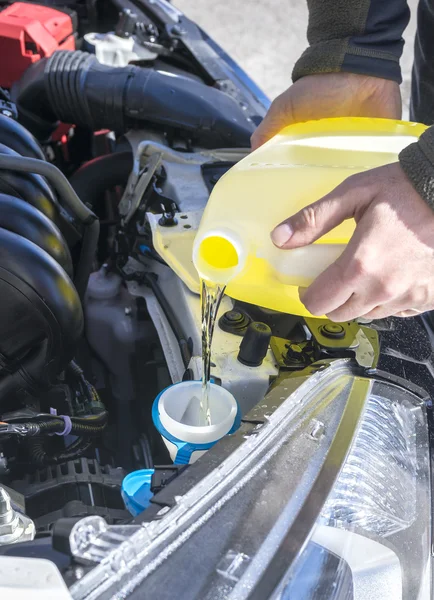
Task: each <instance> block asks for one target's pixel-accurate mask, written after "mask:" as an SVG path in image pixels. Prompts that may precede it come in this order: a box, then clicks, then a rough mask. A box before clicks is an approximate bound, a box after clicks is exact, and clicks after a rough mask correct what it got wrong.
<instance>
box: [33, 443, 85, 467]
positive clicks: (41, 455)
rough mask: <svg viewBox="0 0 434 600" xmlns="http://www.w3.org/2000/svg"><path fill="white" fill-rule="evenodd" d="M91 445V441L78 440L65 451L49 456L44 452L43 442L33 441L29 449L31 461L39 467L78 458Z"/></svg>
mask: <svg viewBox="0 0 434 600" xmlns="http://www.w3.org/2000/svg"><path fill="white" fill-rule="evenodd" d="M92 443H93V442H92V440H90V439H88V438H78V439H77V440H75V442H72V444H71V445H70V446H68V447H67V448H66V449H65V450H62V451H61V452H59V453H57V454H49V453H48V452H47V451H46V450H45V440H44V439H34V440H32V444H31V448H30V457H31V461H32V463H34V464H37V465H38V466H41V467H42V466H45V465H58V464H60V463H63V462H67V461H68V460H74V459H76V458H79V457H80V456H82V455H83V454H84V453H85V452H86V451H87V450H88V449H89V448H90V447H91V446H92Z"/></svg>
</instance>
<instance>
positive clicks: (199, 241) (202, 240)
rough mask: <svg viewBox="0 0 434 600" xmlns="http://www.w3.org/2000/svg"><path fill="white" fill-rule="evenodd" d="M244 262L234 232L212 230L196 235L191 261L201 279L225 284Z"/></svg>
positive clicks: (243, 255)
mask: <svg viewBox="0 0 434 600" xmlns="http://www.w3.org/2000/svg"><path fill="white" fill-rule="evenodd" d="M245 262H246V253H245V250H244V248H243V246H242V244H241V242H240V240H239V238H238V236H237V235H236V234H233V233H232V232H230V231H228V230H223V229H222V230H213V231H208V232H206V233H205V234H202V235H199V236H197V237H196V239H195V242H194V245H193V263H194V265H195V267H196V269H197V271H198V273H199V275H200V277H201V278H202V279H205V280H207V281H210V282H212V283H216V284H220V285H226V284H227V283H229V281H230V280H231V279H232V278H233V277H235V275H237V274H238V273H239V272H240V271H242V269H243V268H244V264H245Z"/></svg>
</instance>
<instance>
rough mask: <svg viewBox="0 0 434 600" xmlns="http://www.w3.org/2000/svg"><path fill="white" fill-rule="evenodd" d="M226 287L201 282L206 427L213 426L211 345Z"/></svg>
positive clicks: (203, 416)
mask: <svg viewBox="0 0 434 600" xmlns="http://www.w3.org/2000/svg"><path fill="white" fill-rule="evenodd" d="M224 291H225V286H221V285H217V284H214V283H211V282H209V281H205V280H202V282H201V303H202V397H201V401H200V412H201V416H202V418H201V421H202V423H203V424H204V425H211V412H210V408H209V389H210V377H211V343H212V336H213V333H214V325H215V320H216V317H217V312H218V309H219V306H220V302H221V300H222V298H223V294H224Z"/></svg>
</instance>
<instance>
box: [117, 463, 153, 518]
mask: <svg viewBox="0 0 434 600" xmlns="http://www.w3.org/2000/svg"><path fill="white" fill-rule="evenodd" d="M153 474H154V469H140V470H139V471H133V472H132V473H129V474H128V475H127V476H126V477H125V478H124V480H123V481H122V488H121V494H122V499H123V501H124V504H125V506H126V508H127V510H129V511H130V513H131V514H132V515H133V517H136V516H137V515H139V514H140V513H141V512H143V511H144V510H145V508H148V506H149V501H150V500H151V498H152V496H153V493H152V492H151V484H152V475H153Z"/></svg>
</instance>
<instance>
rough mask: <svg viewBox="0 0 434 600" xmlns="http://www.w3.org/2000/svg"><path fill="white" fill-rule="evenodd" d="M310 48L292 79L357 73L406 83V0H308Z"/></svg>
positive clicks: (298, 64) (296, 66) (297, 64)
mask: <svg viewBox="0 0 434 600" xmlns="http://www.w3.org/2000/svg"><path fill="white" fill-rule="evenodd" d="M307 3H308V8H309V25H308V32H307V36H308V41H309V48H308V49H307V50H306V51H305V52H304V53H303V55H302V56H301V57H300V59H299V60H298V61H297V63H296V65H295V67H294V71H293V80H294V81H296V80H297V79H300V77H303V76H305V75H313V74H317V73H339V72H347V73H358V74H363V75H371V76H374V77H382V78H384V79H391V80H393V81H397V82H398V83H401V80H402V79H401V69H400V66H399V59H400V57H401V54H402V50H403V45H404V42H403V39H402V34H403V32H404V29H405V28H406V26H407V24H408V21H409V18H410V11H409V9H408V5H407V1H406V0H389V1H388V2H384V1H383V0H307Z"/></svg>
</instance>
